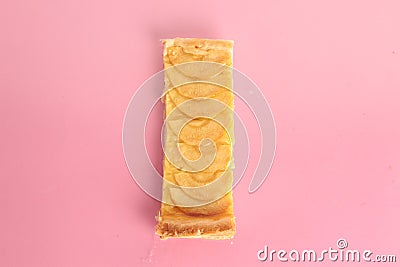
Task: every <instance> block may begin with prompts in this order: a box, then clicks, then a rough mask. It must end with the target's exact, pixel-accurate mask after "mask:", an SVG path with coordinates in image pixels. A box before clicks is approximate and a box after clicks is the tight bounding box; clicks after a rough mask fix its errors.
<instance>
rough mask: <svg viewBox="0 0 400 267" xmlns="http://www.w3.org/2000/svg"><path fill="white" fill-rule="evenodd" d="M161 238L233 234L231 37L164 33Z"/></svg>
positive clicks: (228, 236)
mask: <svg viewBox="0 0 400 267" xmlns="http://www.w3.org/2000/svg"><path fill="white" fill-rule="evenodd" d="M163 45H164V69H165V72H164V73H165V91H164V96H163V101H164V102H165V116H166V118H165V123H164V142H163V146H164V153H165V158H164V170H163V176H164V181H163V201H162V204H161V210H160V211H159V214H158V216H157V221H158V223H157V226H156V234H158V235H159V236H160V237H161V238H162V239H166V238H172V237H180V238H195V237H197V238H209V239H228V238H233V236H234V234H235V231H236V229H235V228H236V226H235V217H234V213H233V198H232V183H233V174H232V168H233V151H232V146H233V142H234V140H233V106H234V103H233V100H234V94H233V92H232V70H231V67H232V49H233V42H232V41H226V40H210V39H192V38H175V39H167V40H163Z"/></svg>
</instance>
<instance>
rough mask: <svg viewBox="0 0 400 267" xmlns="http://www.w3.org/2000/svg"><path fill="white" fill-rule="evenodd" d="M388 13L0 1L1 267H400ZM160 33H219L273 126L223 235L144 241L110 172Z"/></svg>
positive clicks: (135, 209) (137, 206) (379, 4)
mask: <svg viewBox="0 0 400 267" xmlns="http://www.w3.org/2000/svg"><path fill="white" fill-rule="evenodd" d="M399 10H400V5H399V2H398V1H396V0H392V1H388V0H383V1H361V0H358V1H347V0H346V1H345V0H337V1H320V0H314V1H311V0H302V1H269V0H268V1H259V2H253V1H245V2H240V1H238V2H236V3H234V2H230V3H228V2H217V1H211V0H203V1H197V2H196V1H194V2H193V1H176V0H171V1H159V2H156V1H150V0H149V1H141V2H138V1H136V2H135V1H127V0H116V1H89V0H83V1H78V0H70V1H60V0H37V1H21V0H15V1H2V2H1V3H0V32H1V34H0V46H1V50H0V90H1V91H0V122H1V124H0V130H1V132H0V134H1V138H0V216H1V217H0V266H141V265H149V264H153V265H157V266H162V265H172V266H187V264H189V263H190V264H191V265H192V266H215V265H216V264H222V266H224V265H226V266H227V265H238V266H245V265H246V266H249V265H257V264H259V265H282V266H288V265H293V266H310V265H311V264H309V263H305V264H301V263H293V264H290V263H280V262H277V261H275V262H273V263H271V262H264V263H262V262H259V261H258V260H257V256H256V253H257V251H258V250H259V249H262V248H263V247H264V245H269V247H270V248H272V249H286V250H288V251H290V250H291V249H299V250H302V249H315V250H322V249H327V248H328V247H329V246H331V247H336V240H337V239H338V238H341V237H343V238H346V239H347V241H348V242H349V249H360V250H363V249H370V250H372V251H373V252H374V253H376V254H396V255H397V258H398V261H400V259H399V258H400V249H399V247H400V246H399V245H400V243H399V240H400V230H399V225H400V217H399V210H400V180H399V176H400V162H399V160H400V138H399V136H400V123H399V122H400V119H399V115H400V107H399V99H400V91H399V90H400V16H399ZM175 36H182V37H186V36H188V37H208V38H226V39H233V40H235V58H234V62H235V67H236V68H237V69H239V70H240V71H242V72H244V73H246V74H247V75H249V76H250V77H251V78H252V79H253V80H254V81H255V82H256V83H257V84H258V85H259V86H260V88H261V89H262V90H263V92H264V94H265V96H266V98H267V99H268V101H269V103H270V106H271V108H272V111H273V113H274V116H275V120H276V126H277V151H276V159H275V162H274V166H273V168H272V170H271V172H270V175H269V176H268V179H267V181H266V182H265V183H264V185H263V186H262V187H261V188H260V190H258V191H257V192H256V193H255V194H252V195H249V194H248V193H247V187H248V184H249V182H250V178H251V177H249V176H247V177H244V179H243V180H242V181H241V183H240V184H239V185H238V186H237V187H236V188H235V190H234V197H235V211H236V216H237V227H238V232H237V236H236V237H235V239H234V240H233V241H232V242H231V241H207V240H168V241H160V240H158V238H156V237H155V235H154V225H155V220H154V215H155V214H156V212H157V210H158V208H159V203H158V202H156V201H154V200H153V199H151V198H150V197H148V196H147V195H146V194H145V193H143V192H142V191H141V190H140V189H139V187H138V186H137V185H136V184H135V182H134V181H133V179H132V178H131V177H130V174H129V172H128V170H127V168H126V166H125V162H124V157H123V153H122V145H121V132H122V121H123V116H124V112H125V109H126V107H127V105H128V102H129V100H130V98H131V96H132V95H133V93H134V92H135V90H136V89H137V88H138V87H139V86H140V84H141V83H142V82H143V81H144V80H145V79H147V78H148V77H149V76H150V75H152V74H153V73H155V72H156V71H158V70H160V69H161V68H162V58H161V53H162V48H161V45H160V42H159V39H160V38H168V37H175ZM255 160H256V157H254V156H253V157H252V158H251V162H250V164H253V165H254V163H255ZM326 264H328V265H332V266H341V265H343V266H352V265H353V264H349V263H340V262H336V263H331V262H329V261H326ZM319 265H321V263H319ZM354 265H357V266H360V264H354ZM388 265H390V266H395V265H396V264H388Z"/></svg>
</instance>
